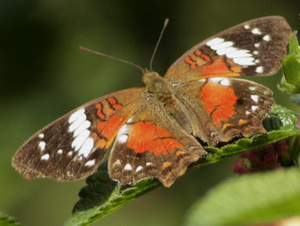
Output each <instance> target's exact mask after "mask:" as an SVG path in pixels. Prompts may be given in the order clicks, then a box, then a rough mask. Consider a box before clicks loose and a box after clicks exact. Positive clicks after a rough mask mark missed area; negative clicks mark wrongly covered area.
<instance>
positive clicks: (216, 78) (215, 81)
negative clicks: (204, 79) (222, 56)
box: [208, 77, 223, 83]
mask: <svg viewBox="0 0 300 226" xmlns="http://www.w3.org/2000/svg"><path fill="white" fill-rule="evenodd" d="M222 79H223V78H219V77H213V78H209V79H208V80H209V81H210V82H214V83H218V82H220V81H221V80H222Z"/></svg>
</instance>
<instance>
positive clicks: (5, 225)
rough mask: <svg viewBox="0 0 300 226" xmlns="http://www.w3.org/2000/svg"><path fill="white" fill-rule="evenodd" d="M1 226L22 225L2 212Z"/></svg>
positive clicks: (0, 215)
mask: <svg viewBox="0 0 300 226" xmlns="http://www.w3.org/2000/svg"><path fill="white" fill-rule="evenodd" d="M0 225H1V226H17V225H21V224H20V223H19V222H18V221H17V220H16V219H15V218H14V217H11V216H9V215H7V214H5V213H2V212H0Z"/></svg>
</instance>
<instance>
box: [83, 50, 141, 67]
mask: <svg viewBox="0 0 300 226" xmlns="http://www.w3.org/2000/svg"><path fill="white" fill-rule="evenodd" d="M79 49H81V50H84V51H87V52H90V53H95V54H97V55H100V56H104V57H107V58H110V59H113V60H116V61H119V62H123V63H126V64H129V65H132V66H134V67H136V68H138V69H140V70H141V71H142V72H143V73H144V72H145V70H144V69H143V68H142V67H140V66H139V65H137V64H135V63H132V62H130V61H127V60H124V59H121V58H118V57H114V56H111V55H107V54H105V53H101V52H98V51H95V50H91V49H88V48H86V47H82V46H81V47H79Z"/></svg>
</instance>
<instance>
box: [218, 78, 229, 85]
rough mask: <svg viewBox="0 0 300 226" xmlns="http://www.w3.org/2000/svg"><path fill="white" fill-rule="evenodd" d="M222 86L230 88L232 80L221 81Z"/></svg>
mask: <svg viewBox="0 0 300 226" xmlns="http://www.w3.org/2000/svg"><path fill="white" fill-rule="evenodd" d="M220 84H221V85H222V86H230V80H229V79H227V78H224V79H222V80H221V81H220Z"/></svg>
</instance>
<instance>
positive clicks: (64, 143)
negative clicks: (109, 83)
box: [12, 88, 143, 181]
mask: <svg viewBox="0 0 300 226" xmlns="http://www.w3.org/2000/svg"><path fill="white" fill-rule="evenodd" d="M142 90H143V89H140V88H133V89H128V90H123V91H119V92H116V93H113V94H110V95H107V96H104V97H101V98H99V99H96V100H93V101H91V102H89V103H87V104H85V105H83V106H81V107H79V108H77V109H75V110H74V111H72V112H70V113H68V114H66V115H65V116H62V117H61V118H59V119H58V120H56V121H54V122H53V123H51V124H50V125H48V126H47V127H45V128H44V129H42V130H41V131H39V132H38V133H36V134H35V135H33V136H32V137H31V138H30V139H29V140H28V141H27V142H26V143H25V144H23V146H22V147H21V148H20V149H19V150H18V152H17V153H16V154H15V156H14V157H13V161H12V164H13V166H14V167H15V168H16V169H17V171H19V172H20V173H21V174H23V175H24V177H25V178H27V179H32V178H39V177H49V178H54V179H56V180H60V181H61V180H77V179H80V178H83V177H85V176H88V175H90V174H92V173H93V172H94V171H95V170H96V169H97V167H98V166H99V164H100V163H101V160H102V159H103V157H104V155H105V153H106V150H107V149H108V148H109V147H110V146H111V145H112V143H113V141H114V139H115V136H116V135H117V131H118V129H119V128H120V127H121V126H122V125H123V123H125V122H126V120H127V119H128V118H129V117H130V114H132V111H133V110H134V109H135V108H134V107H133V106H134V105H132V104H131V103H132V102H134V101H136V100H137V99H138V98H139V97H140V93H141V91H142Z"/></svg>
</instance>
